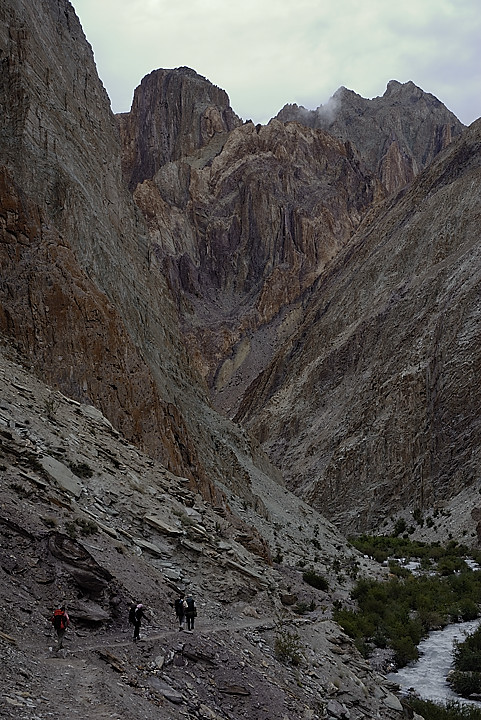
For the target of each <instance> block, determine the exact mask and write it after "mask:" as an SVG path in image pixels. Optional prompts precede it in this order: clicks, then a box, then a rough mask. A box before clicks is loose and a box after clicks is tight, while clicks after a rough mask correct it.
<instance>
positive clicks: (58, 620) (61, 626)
mask: <svg viewBox="0 0 481 720" xmlns="http://www.w3.org/2000/svg"><path fill="white" fill-rule="evenodd" d="M52 622H53V626H54V628H55V630H65V628H66V627H67V618H66V617H65V613H64V611H63V610H60V609H58V610H54V613H53V619H52Z"/></svg>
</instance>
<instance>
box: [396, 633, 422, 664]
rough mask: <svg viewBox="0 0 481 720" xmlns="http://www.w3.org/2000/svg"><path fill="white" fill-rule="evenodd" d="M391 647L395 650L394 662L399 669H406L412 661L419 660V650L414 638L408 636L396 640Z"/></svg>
mask: <svg viewBox="0 0 481 720" xmlns="http://www.w3.org/2000/svg"><path fill="white" fill-rule="evenodd" d="M391 647H392V649H393V650H394V662H395V663H396V665H397V666H398V667H404V665H407V664H408V663H410V662H411V661H412V660H417V659H418V658H419V653H418V649H417V647H416V645H415V644H414V642H413V640H412V638H411V637H409V636H408V635H405V636H404V637H397V638H394V639H393V640H392V642H391Z"/></svg>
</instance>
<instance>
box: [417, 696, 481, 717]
mask: <svg viewBox="0 0 481 720" xmlns="http://www.w3.org/2000/svg"><path fill="white" fill-rule="evenodd" d="M405 704H406V705H408V706H409V707H410V708H411V710H413V711H414V712H415V713H416V714H417V715H420V716H421V717H423V718H424V719H425V720H481V710H480V709H479V708H477V707H475V706H473V705H467V704H465V703H464V704H461V703H459V702H457V701H452V700H450V701H448V702H447V703H445V704H439V703H435V702H433V701H432V700H423V699H422V698H419V697H417V696H416V695H410V696H409V697H407V698H406V701H405Z"/></svg>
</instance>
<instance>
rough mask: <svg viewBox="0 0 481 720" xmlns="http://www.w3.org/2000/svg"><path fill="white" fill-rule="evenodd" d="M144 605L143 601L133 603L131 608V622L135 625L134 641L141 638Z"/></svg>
mask: <svg viewBox="0 0 481 720" xmlns="http://www.w3.org/2000/svg"><path fill="white" fill-rule="evenodd" d="M144 612H145V611H144V606H143V605H142V603H132V605H131V606H130V610H129V623H130V624H131V625H133V626H134V638H133V639H134V641H136V640H139V639H140V625H141V623H142V618H143V617H144Z"/></svg>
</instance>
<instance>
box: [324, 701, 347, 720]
mask: <svg viewBox="0 0 481 720" xmlns="http://www.w3.org/2000/svg"><path fill="white" fill-rule="evenodd" d="M326 711H327V712H328V714H329V715H331V716H333V717H336V718H346V720H348V719H349V718H350V717H351V714H350V712H349V710H348V709H347V708H346V706H345V705H343V704H342V703H340V702H338V701H337V700H334V699H332V698H331V699H330V700H329V701H328V702H327V705H326Z"/></svg>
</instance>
